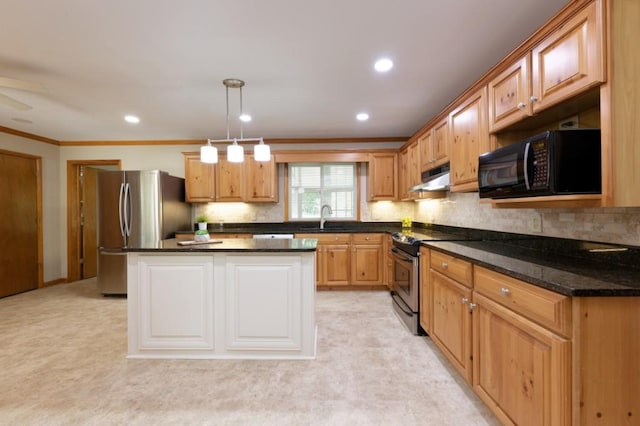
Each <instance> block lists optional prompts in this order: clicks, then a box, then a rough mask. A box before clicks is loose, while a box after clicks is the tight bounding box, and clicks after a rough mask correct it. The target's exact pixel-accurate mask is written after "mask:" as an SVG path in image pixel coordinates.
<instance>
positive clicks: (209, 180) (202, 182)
mask: <svg viewBox="0 0 640 426" xmlns="http://www.w3.org/2000/svg"><path fill="white" fill-rule="evenodd" d="M184 172H185V193H186V194H185V198H186V201H188V202H191V203H206V202H211V201H215V200H216V187H215V182H216V178H215V164H208V163H203V162H202V161H200V154H199V153H185V154H184Z"/></svg>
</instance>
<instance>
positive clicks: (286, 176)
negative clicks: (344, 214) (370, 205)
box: [284, 161, 362, 222]
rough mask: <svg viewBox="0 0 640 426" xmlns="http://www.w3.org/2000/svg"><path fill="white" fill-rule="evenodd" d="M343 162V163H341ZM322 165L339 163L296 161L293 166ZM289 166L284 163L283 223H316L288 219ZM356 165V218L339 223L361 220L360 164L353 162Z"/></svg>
mask: <svg viewBox="0 0 640 426" xmlns="http://www.w3.org/2000/svg"><path fill="white" fill-rule="evenodd" d="M343 162H344V161H343ZM322 163H332V164H334V163H335V164H338V163H340V161H320V162H318V161H296V162H295V163H293V164H322ZM289 164H290V163H284V166H285V167H284V221H285V222H316V221H318V220H319V219H310V218H305V219H292V218H291V217H289ZM355 165H356V171H355V173H356V188H355V190H356V197H355V203H356V206H355V207H356V217H355V219H342V220H340V222H360V219H361V208H360V201H361V197H362V195H361V192H362V184H361V181H362V163H361V162H359V161H356V162H355Z"/></svg>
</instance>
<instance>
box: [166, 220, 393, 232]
mask: <svg viewBox="0 0 640 426" xmlns="http://www.w3.org/2000/svg"><path fill="white" fill-rule="evenodd" d="M401 229H402V228H401V225H400V222H353V221H327V222H326V223H325V224H324V229H320V223H319V222H318V221H314V222H277V223H225V224H224V225H223V226H222V227H220V225H219V224H217V223H210V224H209V226H208V228H207V230H208V231H209V234H210V235H224V234H313V233H334V232H335V233H352V232H362V233H371V232H395V231H400V230H401ZM194 232H195V231H194V230H188V229H187V230H182V231H178V232H176V235H179V234H193V233H194Z"/></svg>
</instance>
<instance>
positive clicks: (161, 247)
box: [122, 238, 318, 253]
mask: <svg viewBox="0 0 640 426" xmlns="http://www.w3.org/2000/svg"><path fill="white" fill-rule="evenodd" d="M179 241H180V240H176V239H169V240H162V241H158V242H156V243H155V244H146V245H143V246H141V247H127V248H124V249H122V251H125V252H146V253H149V252H153V253H161V252H170V253H185V252H187V253H194V252H208V253H211V252H220V253H221V252H313V251H316V245H317V243H318V240H316V239H315V238H294V239H288V240H287V239H273V240H272V239H268V240H254V239H252V238H227V239H225V238H212V239H211V241H212V242H211V243H210V244H197V245H185V246H183V245H179V244H178V242H179Z"/></svg>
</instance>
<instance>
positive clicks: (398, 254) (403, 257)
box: [391, 247, 413, 263]
mask: <svg viewBox="0 0 640 426" xmlns="http://www.w3.org/2000/svg"><path fill="white" fill-rule="evenodd" d="M391 252H392V253H393V254H395V255H396V257H398V258H400V260H402V261H404V262H408V263H413V258H412V257H408V256H407V255H405V254H403V253H402V252H401V251H400V250H398V249H397V248H395V247H393V248H392V249H391Z"/></svg>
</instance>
